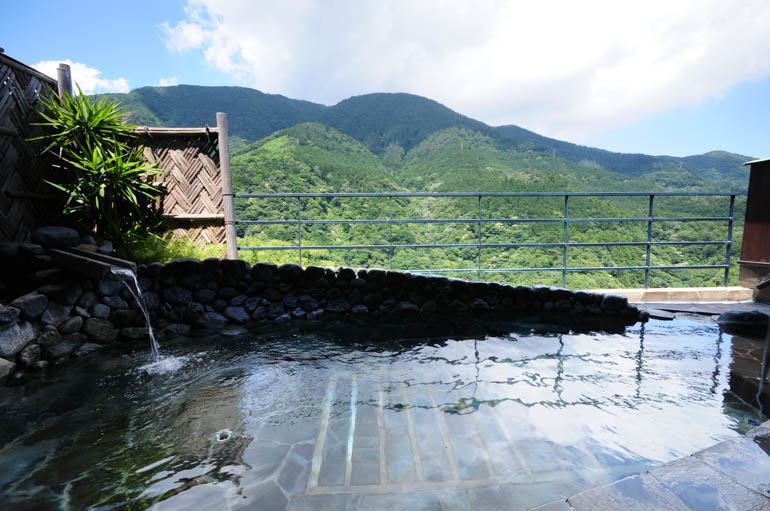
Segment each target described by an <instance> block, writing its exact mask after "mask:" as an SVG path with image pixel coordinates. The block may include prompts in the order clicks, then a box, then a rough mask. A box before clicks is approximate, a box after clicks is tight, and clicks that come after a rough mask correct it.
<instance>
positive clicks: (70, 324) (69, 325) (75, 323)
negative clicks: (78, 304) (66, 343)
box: [59, 316, 83, 335]
mask: <svg viewBox="0 0 770 511" xmlns="http://www.w3.org/2000/svg"><path fill="white" fill-rule="evenodd" d="M82 326H83V318H82V317H80V316H70V317H69V318H67V319H65V320H64V321H62V323H61V325H59V332H61V333H62V334H64V335H67V334H74V333H75V332H77V331H78V330H80V327H82Z"/></svg>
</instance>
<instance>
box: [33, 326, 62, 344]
mask: <svg viewBox="0 0 770 511" xmlns="http://www.w3.org/2000/svg"><path fill="white" fill-rule="evenodd" d="M61 340H62V335H61V334H60V333H59V331H58V330H57V329H56V327H55V326H47V327H45V328H44V329H43V331H42V332H41V333H40V335H38V336H37V341H36V342H37V343H38V344H41V345H43V346H49V345H51V344H56V343H57V342H61Z"/></svg>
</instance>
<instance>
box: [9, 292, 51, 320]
mask: <svg viewBox="0 0 770 511" xmlns="http://www.w3.org/2000/svg"><path fill="white" fill-rule="evenodd" d="M11 305H12V306H14V307H16V308H17V309H19V310H21V317H23V318H24V319H35V318H36V317H38V316H39V315H41V314H42V313H43V311H44V310H45V309H46V307H48V297H47V296H46V295H44V294H40V293H29V294H26V295H24V296H20V297H18V298H17V299H15V300H14V301H13V302H11Z"/></svg>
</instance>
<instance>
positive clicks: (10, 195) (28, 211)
mask: <svg viewBox="0 0 770 511" xmlns="http://www.w3.org/2000/svg"><path fill="white" fill-rule="evenodd" d="M55 88H56V80H54V79H52V78H49V77H47V76H45V75H42V74H41V73H39V72H38V71H35V70H34V69H32V68H29V67H27V66H25V65H24V64H22V63H21V62H18V61H16V60H14V59H12V58H10V57H8V56H6V55H2V54H0V241H25V240H28V239H29V238H30V236H31V234H32V232H33V231H34V230H35V229H37V228H38V227H40V226H41V225H43V224H51V223H55V222H56V221H57V220H58V218H59V211H60V208H59V204H57V203H56V201H51V200H50V199H46V196H49V195H51V194H52V193H53V192H54V189H53V188H52V187H51V186H50V185H48V184H46V183H45V182H44V179H46V178H47V177H48V176H47V174H46V173H47V172H48V168H49V167H48V166H47V165H46V162H45V159H44V158H39V157H38V155H39V152H40V149H41V148H42V147H41V144H40V143H39V142H29V141H28V140H27V139H29V138H32V137H34V136H36V135H38V134H39V128H38V127H36V126H32V125H31V124H32V123H33V122H38V121H39V120H40V119H39V114H38V113H37V111H36V109H35V108H36V107H37V105H38V103H39V101H40V98H41V97H49V96H50V95H51V94H52V89H55Z"/></svg>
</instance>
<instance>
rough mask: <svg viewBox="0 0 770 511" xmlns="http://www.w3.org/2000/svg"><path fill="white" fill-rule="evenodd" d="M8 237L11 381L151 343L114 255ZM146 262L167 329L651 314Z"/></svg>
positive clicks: (0, 362) (261, 268) (518, 290)
mask: <svg viewBox="0 0 770 511" xmlns="http://www.w3.org/2000/svg"><path fill="white" fill-rule="evenodd" d="M82 247H83V246H81V248H80V250H81V252H80V253H81V254H82V253H83V248H82ZM0 248H2V250H0V259H2V260H0V268H3V269H4V271H5V277H6V279H10V278H11V274H13V275H14V276H15V278H16V281H17V282H18V284H17V286H16V288H14V289H15V290H16V291H17V292H18V293H19V294H20V295H15V296H13V297H9V296H8V295H9V293H12V291H13V289H10V288H5V289H3V292H4V294H5V295H6V298H0V382H5V381H7V380H8V379H9V378H11V380H13V378H12V376H13V375H16V377H17V378H20V377H21V376H23V375H25V374H31V373H34V372H37V371H43V370H46V369H48V368H49V367H50V366H51V365H60V364H62V363H64V362H66V361H67V360H70V359H71V358H73V357H79V356H83V355H86V354H88V353H91V352H93V351H95V350H100V349H103V348H105V347H109V346H111V345H115V344H118V343H126V342H141V343H146V342H147V340H148V332H147V325H146V323H145V320H144V317H143V315H142V313H141V311H140V310H139V308H138V306H137V304H136V302H135V300H134V299H133V298H132V295H131V293H130V292H129V290H128V289H127V288H126V286H125V285H124V283H123V281H122V280H121V278H120V277H119V276H117V275H113V274H112V273H110V272H109V271H106V272H105V271H103V268H104V264H103V263H98V262H93V263H89V262H88V261H89V260H88V258H83V257H79V256H78V257H72V256H71V254H70V253H69V252H67V250H69V249H66V248H65V249H61V248H56V247H52V246H49V247H43V246H41V245H36V244H31V243H24V244H21V243H17V244H5V245H4V246H3V247H0ZM68 254H70V255H68ZM107 268H108V270H109V267H107ZM136 273H137V275H138V284H139V287H140V288H141V290H142V292H143V295H144V300H145V302H146V304H147V307H148V309H149V311H150V317H151V319H152V324H153V327H154V329H155V330H156V331H157V332H158V333H159V334H160V335H159V337H160V338H161V340H162V339H164V338H166V339H167V338H169V337H171V336H175V335H180V334H182V335H183V334H195V333H210V332H216V331H218V330H221V329H223V328H226V327H231V326H232V325H244V326H249V325H253V324H255V323H260V322H278V323H280V322H293V323H299V322H303V324H306V325H308V326H309V327H312V325H313V324H317V323H318V322H320V321H337V322H355V323H358V324H364V325H372V326H374V325H383V324H397V325H403V326H405V327H406V328H409V327H410V325H418V324H419V325H421V326H425V325H436V326H441V327H447V326H450V327H452V326H453V327H456V328H463V326H464V325H467V324H469V323H470V322H475V321H498V320H501V321H514V320H516V319H517V318H521V317H523V316H528V317H532V316H535V317H539V318H543V319H544V320H546V321H559V322H562V323H564V322H567V323H568V324H571V325H577V326H580V325H582V326H583V327H586V328H590V329H617V328H623V327H624V326H625V325H631V324H633V323H636V322H637V321H639V320H644V319H646V318H645V317H644V316H643V313H642V312H640V311H639V310H638V309H637V308H636V307H634V306H630V305H628V302H627V300H626V298H625V297H623V296H617V295H600V294H594V293H588V292H585V291H571V290H568V289H561V288H551V287H545V286H535V287H528V286H516V287H513V286H508V285H503V284H496V283H485V282H468V281H464V280H457V279H447V278H443V277H434V276H424V275H419V274H412V273H406V272H398V271H386V270H381V269H358V270H356V269H353V268H321V267H315V266H309V267H306V268H302V267H300V266H297V265H294V264H286V265H283V266H280V267H279V266H276V265H273V264H268V263H259V264H256V265H254V266H253V267H252V266H250V265H249V264H248V263H247V262H245V261H239V260H220V259H216V258H212V259H206V260H203V261H200V260H197V259H180V260H176V261H171V262H169V263H166V264H160V263H153V264H150V265H139V266H138V267H137V268H136ZM6 282H9V280H6ZM148 349H149V348H148Z"/></svg>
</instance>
